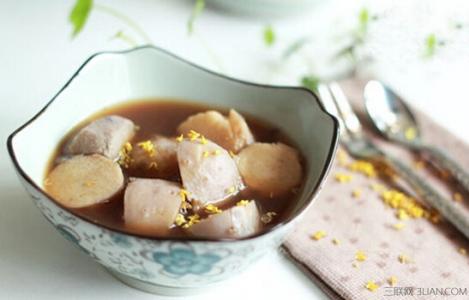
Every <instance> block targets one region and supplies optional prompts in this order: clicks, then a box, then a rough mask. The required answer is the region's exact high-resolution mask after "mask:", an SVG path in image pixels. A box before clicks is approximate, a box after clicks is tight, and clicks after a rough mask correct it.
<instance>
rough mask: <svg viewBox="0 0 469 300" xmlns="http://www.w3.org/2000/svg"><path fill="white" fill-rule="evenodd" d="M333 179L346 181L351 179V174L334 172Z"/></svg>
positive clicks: (341, 181)
mask: <svg viewBox="0 0 469 300" xmlns="http://www.w3.org/2000/svg"><path fill="white" fill-rule="evenodd" d="M335 180H337V181H338V182H340V183H346V182H350V181H352V175H350V174H344V173H337V174H335Z"/></svg>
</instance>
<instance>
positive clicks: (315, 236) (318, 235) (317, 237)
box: [311, 230, 327, 241]
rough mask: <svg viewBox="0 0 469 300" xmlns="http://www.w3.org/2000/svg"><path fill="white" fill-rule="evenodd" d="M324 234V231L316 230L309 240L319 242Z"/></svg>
mask: <svg viewBox="0 0 469 300" xmlns="http://www.w3.org/2000/svg"><path fill="white" fill-rule="evenodd" d="M326 235H327V234H326V232H325V231H324V230H318V231H316V232H315V233H313V235H311V238H312V239H313V240H315V241H319V240H320V239H322V238H325V237H326Z"/></svg>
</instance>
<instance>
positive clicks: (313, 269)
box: [283, 80, 469, 300]
mask: <svg viewBox="0 0 469 300" xmlns="http://www.w3.org/2000/svg"><path fill="white" fill-rule="evenodd" d="M342 87H343V88H344V90H345V92H346V94H347V95H348V96H349V98H350V100H351V102H352V104H353V106H354V108H355V109H356V111H357V112H358V114H359V117H361V119H362V121H363V122H364V124H365V126H368V125H369V124H368V125H367V124H366V122H365V119H366V118H364V117H363V116H364V109H363V104H362V98H361V93H362V89H363V82H359V81H357V80H353V81H346V82H342ZM416 115H417V119H418V122H419V124H420V127H421V130H422V132H423V136H424V139H425V140H426V141H428V142H429V143H431V144H434V145H436V146H439V147H442V148H443V149H445V150H447V151H448V152H449V154H451V155H452V156H453V157H455V158H457V159H458V161H459V162H460V164H461V166H463V167H465V168H467V169H469V155H468V154H469V146H468V145H466V144H464V143H463V142H462V141H461V140H458V139H457V138H456V137H455V136H453V135H452V134H450V133H449V132H448V131H446V130H445V129H443V128H441V127H440V126H438V125H437V124H435V123H434V122H433V121H432V120H431V119H429V118H428V117H426V116H425V115H423V114H422V113H420V112H418V111H416ZM370 134H371V132H370ZM371 135H372V134H371ZM373 138H374V139H375V140H376V141H377V142H378V143H379V144H380V145H381V146H382V147H383V149H385V150H386V151H389V152H390V153H393V154H394V155H398V157H400V158H402V161H404V162H406V163H408V165H409V166H413V168H414V169H415V170H416V171H417V172H418V173H419V174H420V175H422V176H424V177H425V178H426V179H427V180H428V182H430V183H431V184H432V185H433V186H434V187H435V188H437V189H438V190H439V191H440V192H441V193H442V194H444V195H446V196H447V197H448V198H450V199H453V201H457V202H458V205H459V206H460V207H461V210H464V211H466V212H467V213H468V217H469V198H468V196H467V195H466V194H464V193H460V192H458V191H457V190H456V189H455V187H454V186H453V185H451V184H449V183H448V182H449V179H448V178H446V176H444V175H445V174H441V172H440V173H439V172H436V170H435V169H434V168H431V167H430V166H429V164H424V163H423V162H422V161H421V159H422V158H420V157H419V156H416V155H414V154H412V153H410V152H409V151H407V150H405V149H402V148H400V147H399V146H396V145H392V144H390V143H387V142H384V141H382V140H379V139H378V138H377V137H376V136H373ZM344 152H345V151H344V150H342V149H341V150H339V155H338V157H337V159H336V161H335V163H334V166H333V168H332V170H331V172H330V175H329V178H328V180H327V183H326V184H325V186H324V188H323V190H322V192H321V194H320V196H319V197H318V199H317V200H316V202H315V203H314V204H313V205H312V207H311V208H310V209H309V211H308V212H307V214H306V215H305V217H304V219H303V220H302V222H301V223H300V224H299V226H297V228H296V229H295V230H294V232H292V234H291V235H290V236H289V237H288V238H287V240H286V241H285V243H284V245H283V249H284V250H285V252H286V253H287V254H288V255H289V256H290V257H291V258H292V259H293V260H294V261H295V262H296V263H297V265H298V266H299V267H301V268H302V269H303V270H304V271H305V272H306V273H307V274H308V275H309V276H310V277H311V278H312V279H313V280H314V281H315V282H316V283H317V284H318V285H319V286H320V287H321V288H323V290H324V291H325V292H326V293H327V294H328V295H329V296H331V298H335V299H357V300H363V299H425V300H428V299H446V298H448V299H469V242H468V240H467V239H465V238H464V236H463V235H461V234H460V233H459V232H458V231H456V230H455V229H454V227H452V226H451V225H450V224H449V223H448V222H445V221H444V220H443V219H441V221H440V220H439V217H438V215H437V214H435V213H433V212H431V210H430V209H428V208H426V207H424V204H422V205H419V204H418V203H415V202H413V200H412V199H411V198H409V197H408V196H409V193H408V191H407V193H404V195H407V196H403V194H399V193H398V192H397V191H396V190H397V189H399V186H398V187H396V186H395V183H394V181H393V180H383V179H382V177H380V176H374V173H375V171H376V169H373V168H372V167H371V166H370V165H369V164H367V163H366V162H358V163H357V161H354V159H352V158H351V157H349V156H348V155H346V154H344ZM379 172H380V173H382V172H383V171H379ZM402 188H403V189H404V192H405V188H406V187H405V185H403V186H402ZM464 198H466V199H464ZM420 203H423V202H420Z"/></svg>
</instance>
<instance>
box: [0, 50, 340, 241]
mask: <svg viewBox="0 0 469 300" xmlns="http://www.w3.org/2000/svg"><path fill="white" fill-rule="evenodd" d="M144 49H150V50H154V51H157V52H160V53H163V54H165V55H167V56H169V57H172V58H175V59H176V60H178V61H179V62H182V63H184V64H186V65H189V66H191V67H193V68H196V69H198V70H200V71H202V72H205V73H208V74H210V75H212V76H216V77H220V78H222V79H224V80H229V81H233V82H236V83H240V84H243V85H248V86H253V87H260V88H270V89H279V90H280V89H287V90H297V91H306V92H307V93H308V94H309V95H310V96H311V98H312V99H314V100H315V101H316V103H317V104H318V105H319V108H320V109H321V111H322V112H323V113H324V114H325V115H327V116H329V118H330V119H331V120H332V122H333V127H334V128H333V129H334V131H333V137H332V141H331V144H330V147H329V153H328V156H327V158H326V164H325V167H324V168H323V169H322V171H321V174H320V175H319V180H318V182H317V183H316V185H315V186H314V188H313V189H312V191H311V192H310V193H309V194H308V195H306V196H305V197H306V198H308V199H310V200H309V201H306V202H305V204H304V205H303V206H302V207H301V208H299V211H298V212H297V213H296V214H293V215H291V216H289V217H288V218H286V219H284V220H283V221H282V222H280V223H278V224H276V225H275V226H272V227H270V228H268V229H266V230H263V231H261V232H259V233H257V234H255V235H251V236H247V237H243V238H192V237H152V236H146V235H142V234H136V233H129V232H126V231H124V230H120V229H116V228H112V227H109V226H106V225H103V224H100V223H97V222H93V221H91V220H88V219H86V218H85V217H82V216H80V215H78V214H77V213H75V212H73V211H72V210H70V209H69V208H67V207H65V206H64V205H62V204H60V203H59V202H58V201H56V200H54V199H53V198H52V197H50V196H49V195H48V194H47V193H46V192H45V191H44V189H43V188H41V187H40V186H38V185H37V184H36V183H35V182H34V181H33V180H32V179H31V177H30V176H29V175H28V174H27V173H26V172H25V171H24V170H23V169H22V168H21V166H20V164H19V162H18V160H17V157H16V154H15V151H14V148H13V139H14V138H15V136H16V135H17V134H18V133H20V132H21V131H22V130H23V129H25V128H26V127H28V126H29V125H31V124H32V123H33V122H34V121H35V120H36V119H38V118H39V117H40V116H41V115H42V114H43V113H44V112H45V111H46V110H47V109H48V108H49V106H50V105H51V104H52V103H53V102H54V101H55V100H56V99H57V97H58V96H59V95H60V94H61V93H62V92H63V91H64V90H65V89H66V88H67V87H68V86H69V85H70V83H71V82H72V81H73V80H74V79H75V78H76V77H78V76H79V74H80V73H81V70H82V69H83V68H84V67H85V66H86V65H88V63H89V62H90V61H92V60H93V59H95V58H96V57H98V56H102V55H109V54H111V55H126V54H129V53H132V52H137V51H140V50H144ZM338 144H339V122H338V120H337V118H336V117H335V116H333V115H332V114H330V113H329V112H328V111H327V110H326V109H325V107H324V105H323V104H322V102H321V101H320V100H319V98H318V96H317V95H316V94H315V93H313V92H312V91H311V90H309V89H307V88H304V87H301V86H283V85H269V84H261V83H255V82H250V81H246V80H242V79H238V78H234V77H230V76H227V75H224V74H221V73H218V72H215V71H212V70H209V69H206V68H205V67H202V66H199V65H197V64H195V63H193V62H191V61H188V60H186V59H184V58H181V57H179V56H178V55H176V54H173V53H171V52H169V51H168V50H165V49H162V48H160V47H157V46H154V45H142V46H138V47H133V48H130V49H126V50H117V51H100V52H96V53H95V54H93V55H91V56H90V57H88V58H87V59H86V60H85V61H84V62H83V63H82V64H81V65H80V67H79V68H78V69H77V70H76V71H75V72H74V73H73V75H72V76H71V77H70V79H69V80H68V81H67V82H66V83H65V84H64V85H63V86H62V88H60V89H59V91H58V92H57V93H56V94H55V95H54V96H53V97H52V99H51V100H49V101H48V102H47V103H46V104H45V105H44V107H42V108H41V109H40V110H39V111H38V112H37V113H36V114H35V115H34V116H33V117H32V118H30V119H29V120H28V121H26V122H25V123H24V124H23V125H21V126H20V127H18V128H17V129H16V130H14V131H13V132H12V133H11V134H10V135H9V136H8V139H7V148H8V154H9V155H10V159H11V160H12V163H13V166H14V167H15V169H16V171H17V173H18V174H19V176H21V177H22V178H23V179H24V180H25V181H26V182H27V183H28V184H29V185H31V186H32V187H33V188H34V189H35V190H37V191H38V192H39V193H40V194H41V195H42V196H43V197H45V198H46V199H48V200H49V201H51V202H52V203H53V204H54V205H56V206H58V207H60V208H61V209H63V210H65V211H66V212H67V213H69V214H71V215H73V216H74V217H76V218H78V219H80V220H82V221H84V222H85V223H88V224H90V225H94V226H97V227H100V228H104V229H106V230H108V231H110V232H112V233H117V234H122V235H126V236H130V237H133V238H139V239H147V240H152V241H182V242H237V241H245V240H253V239H256V238H259V237H262V236H264V235H268V234H269V233H272V232H274V231H277V230H278V229H279V228H281V227H284V226H286V225H288V224H289V223H291V222H292V221H294V220H295V219H297V218H299V217H300V216H301V215H303V214H304V213H305V211H306V210H307V209H308V208H309V207H310V206H311V205H312V203H313V202H314V200H315V198H316V197H317V195H318V193H319V192H320V190H321V189H322V186H323V183H324V182H325V179H326V177H327V175H328V174H329V172H330V170H331V167H332V161H333V159H334V157H335V154H336V152H337V148H338Z"/></svg>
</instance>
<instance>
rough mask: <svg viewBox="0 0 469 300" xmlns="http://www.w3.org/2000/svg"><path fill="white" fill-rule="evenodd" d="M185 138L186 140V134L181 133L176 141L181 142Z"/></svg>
mask: <svg viewBox="0 0 469 300" xmlns="http://www.w3.org/2000/svg"><path fill="white" fill-rule="evenodd" d="M183 140H184V134H182V133H181V135H180V136H178V137H177V138H176V142H178V143H180V142H182V141H183Z"/></svg>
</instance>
